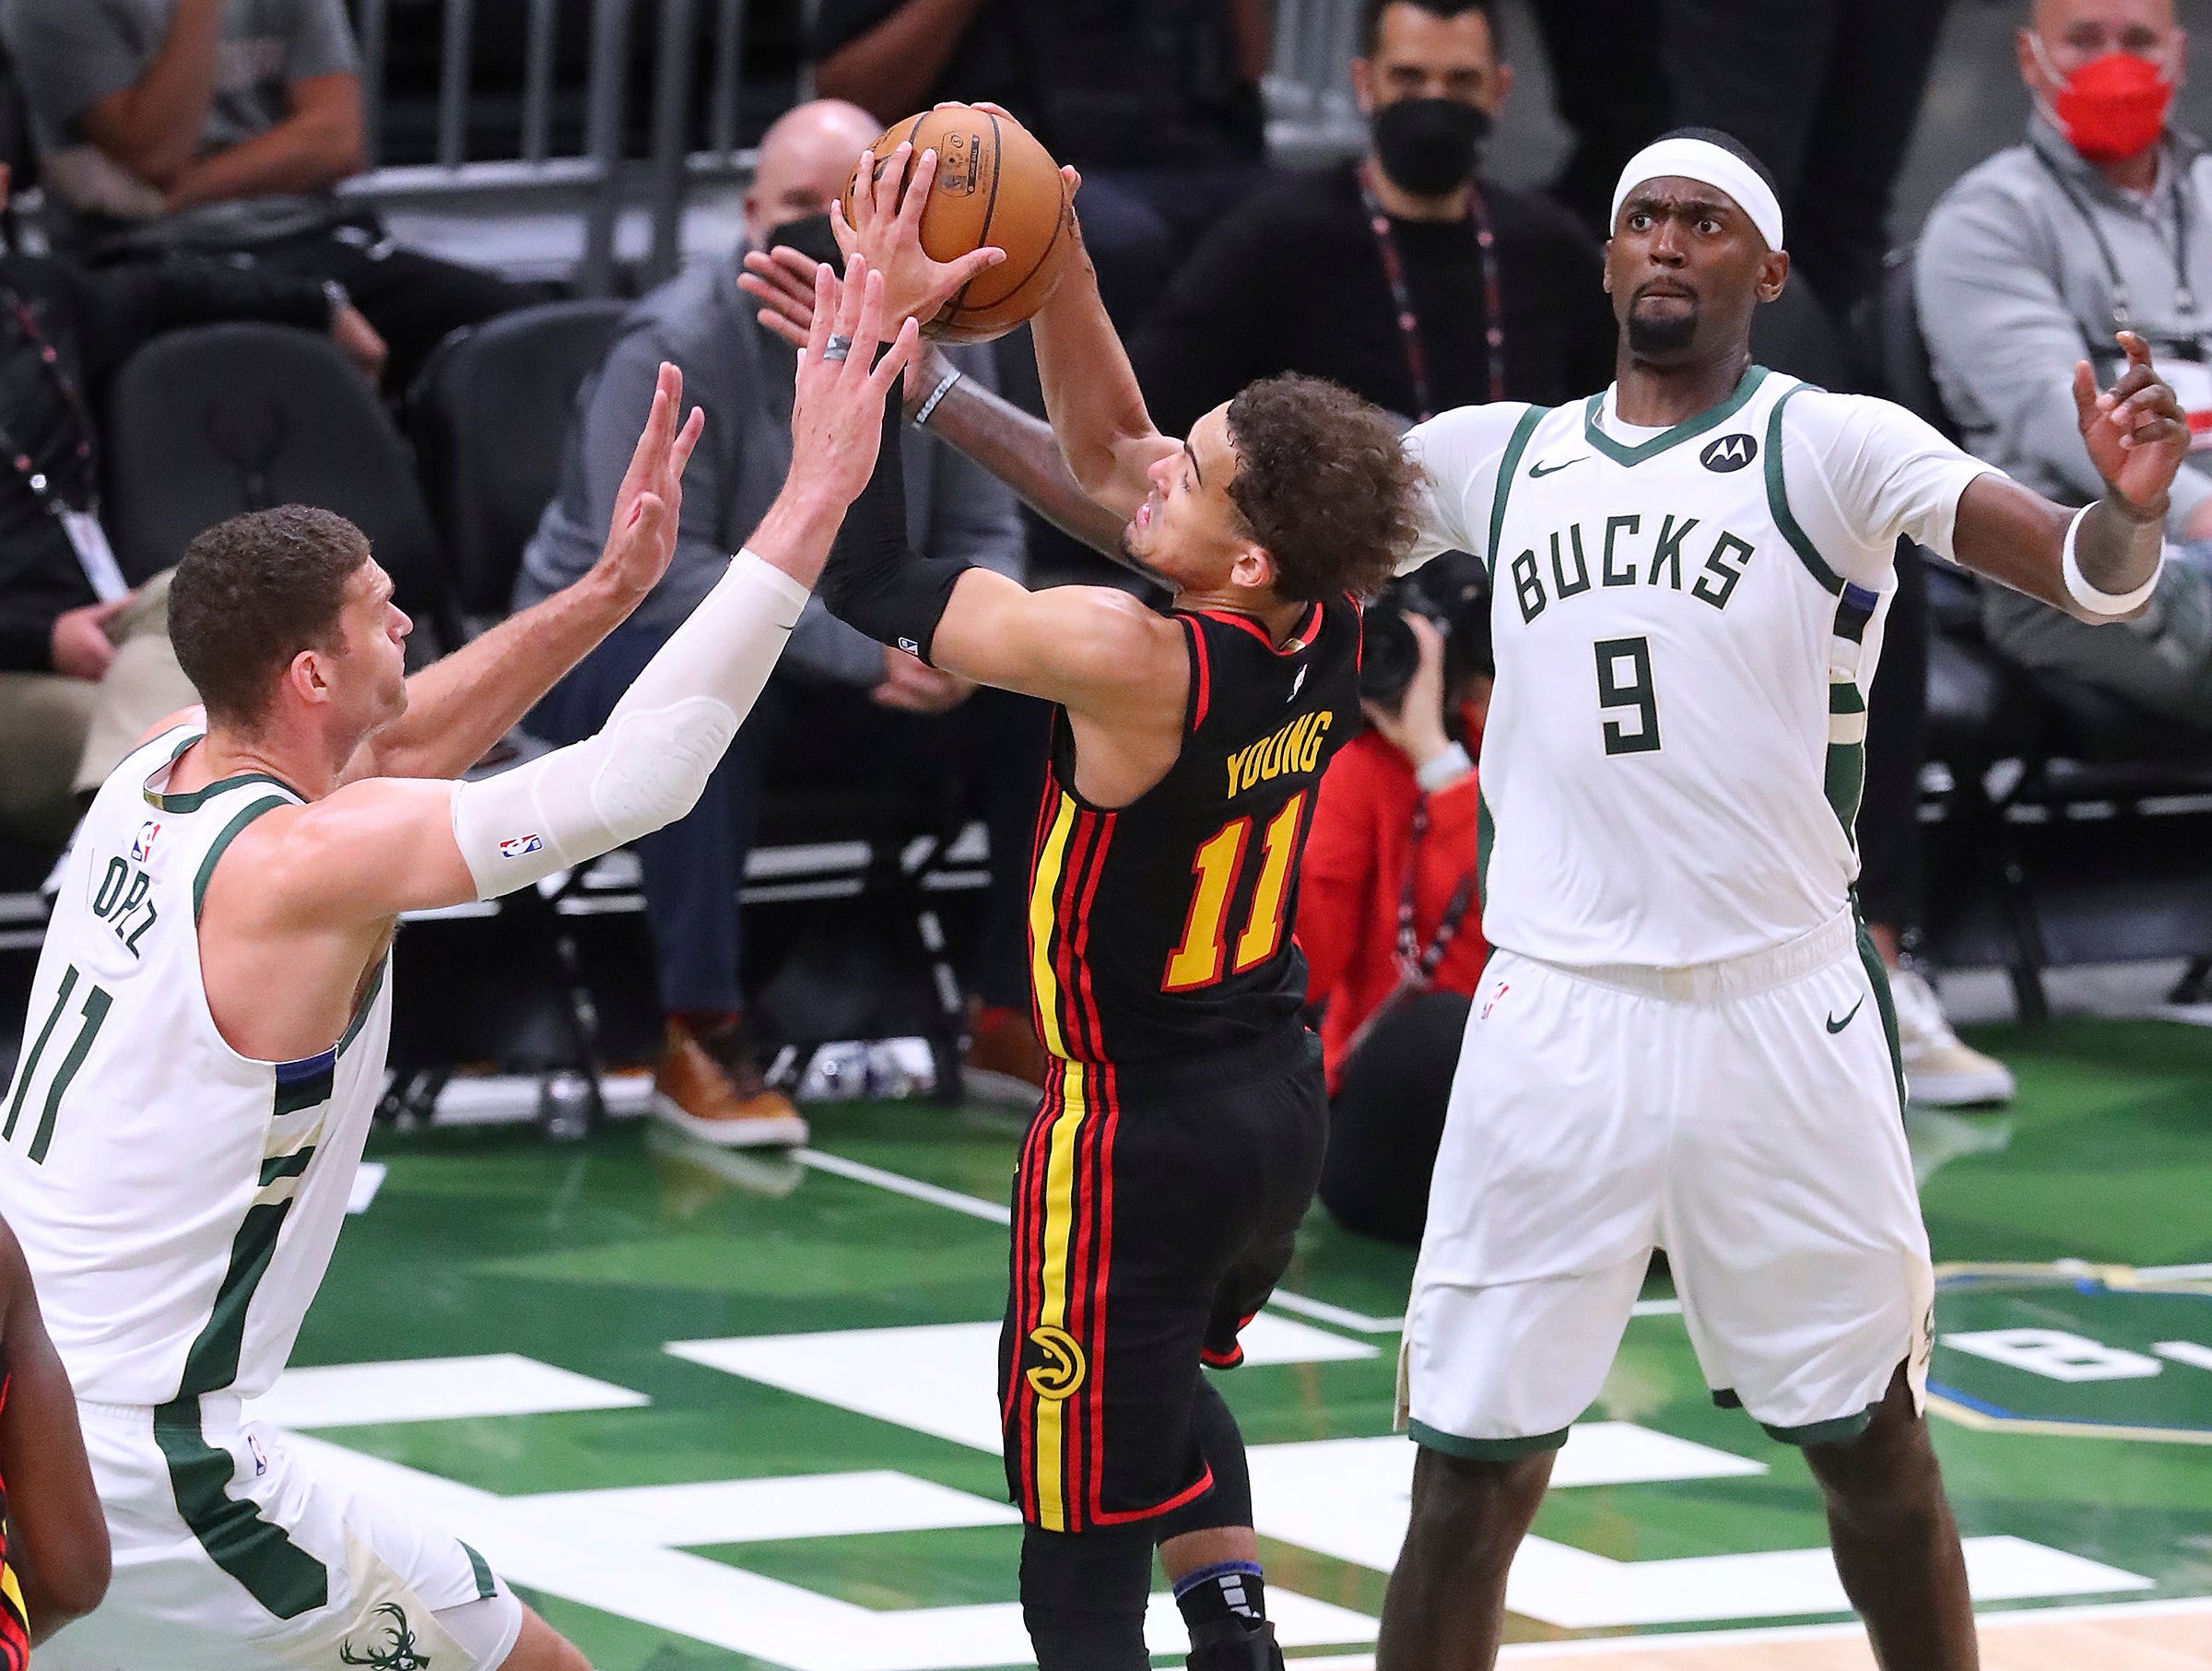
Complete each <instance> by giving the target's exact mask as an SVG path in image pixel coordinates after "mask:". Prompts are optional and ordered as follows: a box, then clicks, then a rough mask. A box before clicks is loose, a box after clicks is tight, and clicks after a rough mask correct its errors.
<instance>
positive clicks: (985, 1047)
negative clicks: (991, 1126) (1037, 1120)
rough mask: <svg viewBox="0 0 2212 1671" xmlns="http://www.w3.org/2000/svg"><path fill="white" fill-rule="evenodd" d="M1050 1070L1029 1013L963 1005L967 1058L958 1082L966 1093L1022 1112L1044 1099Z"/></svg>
mask: <svg viewBox="0 0 2212 1671" xmlns="http://www.w3.org/2000/svg"><path fill="white" fill-rule="evenodd" d="M1052 1067H1053V1058H1052V1057H1051V1056H1050V1055H1049V1054H1048V1053H1046V1051H1045V1048H1044V1046H1043V1045H1042V1044H1041V1043H1039V1042H1038V1041H1037V1029H1036V1026H1035V1024H1034V1023H1033V1022H1032V1021H1031V1020H1030V1012H1029V1011H1028V1010H1026V1009H995V1008H987V1007H985V1006H983V1005H982V1003H981V1002H979V1001H978V1000H976V999H974V998H971V999H969V1000H968V1056H967V1060H966V1062H965V1064H964V1065H963V1066H962V1069H961V1080H962V1083H963V1084H965V1085H966V1087H967V1088H968V1089H969V1090H970V1091H971V1092H972V1093H973V1094H974V1095H976V1096H978V1097H982V1098H984V1099H986V1100H990V1101H993V1102H1013V1103H1019V1104H1021V1105H1023V1106H1024V1107H1027V1106H1029V1105H1030V1104H1032V1103H1034V1102H1035V1101H1036V1100H1037V1099H1038V1098H1039V1097H1041V1096H1042V1095H1043V1094H1044V1080H1045V1076H1046V1075H1047V1074H1048V1073H1050V1072H1051V1071H1052Z"/></svg>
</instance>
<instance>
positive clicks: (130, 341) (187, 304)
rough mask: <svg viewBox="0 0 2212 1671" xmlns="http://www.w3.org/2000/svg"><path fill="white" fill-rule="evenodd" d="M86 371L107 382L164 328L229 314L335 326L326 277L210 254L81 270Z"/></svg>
mask: <svg viewBox="0 0 2212 1671" xmlns="http://www.w3.org/2000/svg"><path fill="white" fill-rule="evenodd" d="M76 279H77V295H76V300H77V303H78V306H79V307H80V309H81V310H82V317H83V319H84V320H85V330H84V335H83V341H84V345H85V350H84V351H85V359H86V367H85V371H86V375H87V377H88V381H90V382H93V383H96V384H97V383H100V382H105V381H106V380H107V377H108V375H109V374H110V373H112V371H114V370H115V368H116V367H118V366H120V365H122V363H123V362H124V360H126V359H129V358H130V357H131V355H132V354H134V353H135V352H136V351H137V350H138V349H139V348H140V347H144V346H145V345H146V344H147V342H148V341H150V340H151V339H152V338H154V337H156V336H159V335H160V334H161V333H162V332H164V331H175V330H181V329H182V328H183V327H184V326H186V325H201V324H220V323H222V322H224V321H228V320H257V321H260V322H262V323H265V324H280V325H299V326H301V327H303V328H304V329H307V330H310V331H326V330H328V329H329V328H330V323H331V320H330V299H329V297H328V296H327V295H325V294H324V289H323V285H322V281H321V280H320V279H314V278H294V277H288V276H287V275H284V274H280V273H267V272H263V271H260V270H259V269H256V268H251V267H233V266H226V265H218V264H217V263H215V262H211V261H164V262H159V263H128V264H125V265H121V266H114V267H103V268H101V269H100V270H99V271H97V272H90V273H79V274H77V275H76Z"/></svg>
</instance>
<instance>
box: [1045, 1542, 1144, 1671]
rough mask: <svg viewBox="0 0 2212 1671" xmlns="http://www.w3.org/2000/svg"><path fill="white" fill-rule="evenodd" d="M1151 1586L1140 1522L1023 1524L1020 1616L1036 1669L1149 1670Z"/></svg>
mask: <svg viewBox="0 0 2212 1671" xmlns="http://www.w3.org/2000/svg"><path fill="white" fill-rule="evenodd" d="M1151 1590H1152V1536H1151V1530H1150V1528H1149V1527H1147V1526H1146V1525H1144V1524H1141V1523H1140V1524H1135V1525H1132V1526H1113V1527H1109V1528H1106V1529H1103V1530H1100V1531H1092V1532H1079V1533H1067V1532H1047V1531H1044V1530H1043V1529H1042V1528H1041V1527H1038V1526H1033V1525H1032V1526H1025V1527H1023V1528H1022V1539H1021V1617H1022V1622H1023V1623H1024V1624H1026V1625H1027V1626H1028V1627H1029V1631H1030V1644H1031V1645H1032V1646H1033V1647H1034V1648H1035V1649H1036V1650H1037V1665H1038V1671H1150V1666H1151V1664H1152V1660H1151V1656H1150V1654H1149V1653H1147V1651H1146V1648H1145V1606H1146V1604H1147V1601H1148V1600H1149V1599H1150V1595H1151Z"/></svg>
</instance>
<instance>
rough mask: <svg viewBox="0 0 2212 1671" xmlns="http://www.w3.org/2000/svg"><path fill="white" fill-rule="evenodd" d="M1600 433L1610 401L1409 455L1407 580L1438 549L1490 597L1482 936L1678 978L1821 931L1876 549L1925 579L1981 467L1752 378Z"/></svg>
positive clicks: (1430, 440) (1843, 822)
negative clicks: (1923, 563)
mask: <svg viewBox="0 0 2212 1671" xmlns="http://www.w3.org/2000/svg"><path fill="white" fill-rule="evenodd" d="M1800 408H1804V409H1805V411H1804V415H1803V416H1804V420H1805V421H1803V422H1802V423H1801V421H1800ZM1907 426H1911V427H1909V428H1908V427H1907ZM1619 430H1620V426H1618V423H1617V422H1616V421H1614V420H1612V419H1611V417H1610V396H1609V395H1599V396H1593V397H1592V398H1591V399H1590V400H1589V401H1588V402H1587V403H1577V404H1575V405H1572V406H1561V407H1557V408H1552V409H1548V410H1547V409H1542V408H1513V407H1483V408H1469V409H1468V410H1466V411H1465V412H1462V413H1450V414H1446V415H1445V416H1444V417H1442V418H1438V419H1436V420H1435V421H1434V422H1433V423H1431V424H1429V425H1425V426H1423V427H1422V429H1420V430H1416V431H1415V432H1414V445H1415V447H1416V449H1417V451H1418V453H1420V455H1421V457H1422V460H1423V463H1424V465H1425V466H1426V467H1427V468H1428V470H1429V472H1430V482H1431V495H1432V497H1431V503H1430V514H1429V517H1428V527H1427V529H1426V530H1425V534H1424V539H1423V554H1426V553H1428V552H1431V551H1433V550H1434V549H1436V548H1439V547H1446V546H1453V545H1457V546H1461V547H1464V548H1465V549H1467V550H1471V551H1475V552H1477V553H1478V554H1480V555H1481V556H1482V557H1483V559H1484V560H1485V564H1486V566H1487V567H1488V569H1489V571H1490V573H1491V578H1492V594H1493V596H1492V606H1491V622H1492V628H1493V637H1494V641H1495V650H1496V656H1497V669H1498V682H1497V689H1496V691H1495V693H1494V695H1493V697H1492V700H1491V706H1490V711H1489V718H1488V722H1487V724H1486V725H1485V727H1484V731H1483V743H1482V762H1481V789H1482V796H1483V800H1484V803H1485V807H1486V810H1487V812H1488V818H1489V834H1490V842H1489V846H1488V853H1489V859H1488V868H1487V871H1486V873H1485V877H1484V885H1483V890H1482V898H1483V928H1484V932H1485V933H1486V934H1487V935H1488V937H1489V938H1490V940H1491V941H1492V942H1493V943H1494V944H1497V945H1500V946H1503V947H1508V948H1510V949H1512V950H1515V951H1520V952H1524V953H1526V954H1528V955H1530V956H1533V957H1538V958H1543V959H1548V960H1551V961H1554V962H1560V963H1568V964H1576V965H1590V964H1603V963H1630V964H1640V965H1646V966H1678V965H1683V964H1689V963H1699V962H1705V961H1709V960H1711V959H1720V958H1728V957H1734V956H1736V955H1739V954H1741V953H1745V952H1749V951H1756V950H1759V949H1761V948H1763V947H1769V946H1773V945H1776V944H1779V943H1781V942H1783V941H1784V940H1788V939H1791V938H1794V936H1798V935H1801V934H1805V933H1807V932H1809V931H1811V930H1812V929H1815V928H1817V927H1818V926H1820V925H1821V924H1823V923H1826V922H1828V921H1829V920H1830V919H1831V918H1833V917H1834V916H1835V915H1836V914H1837V913H1838V912H1841V911H1842V910H1843V909H1844V908H1845V906H1846V904H1847V903H1848V901H1849V898H1850V889H1851V885H1852V882H1853V878H1854V877H1856V875H1857V869H1858V861H1857V853H1856V850H1855V846H1854V842H1853V818H1854V817H1855V815H1856V812H1857V808H1858V801H1859V791H1860V784H1861V781H1862V777H1863V759H1864V753H1865V735H1866V691H1867V687H1868V685H1869V683H1870V682H1871V680H1872V678H1873V677H1874V669H1875V661H1876V657H1877V653H1878V650H1879V645H1880V639H1881V625H1882V620H1883V617H1884V614H1885V612H1886V608H1887V604H1888V596H1889V594H1890V593H1891V591H1892V590H1893V589H1894V585H1895V576H1894V569H1893V567H1892V557H1891V548H1892V547H1893V545H1894V542H1895V540H1896V537H1897V535H1898V534H1899V533H1900V531H1902V532H1909V533H1912V535H1914V537H1917V538H1921V539H1923V540H1924V542H1925V543H1928V544H1931V545H1933V546H1935V547H1937V548H1938V549H1939V550H1941V551H1943V552H1944V553H1945V554H1947V553H1948V549H1949V541H1950V524H1951V514H1952V512H1953V510H1954V509H1955V507H1956V505H1957V502H1958V499H1959V493H1960V492H1961V491H1962V490H1963V488H1964V486H1965V484H1966V483H1967V482H1969V481H1971V479H1972V477H1974V476H1975V475H1977V474H1979V473H1980V471H1981V469H1982V468H1983V466H1980V465H1976V464H1975V463H1973V461H1971V460H1969V459H1967V458H1966V457H1965V455H1964V454H1962V453H1959V452H1958V451H1957V449H1955V448H1953V447H1951V446H1950V445H1949V443H1947V442H1946V441H1943V440H1942V439H1941V438H1940V437H1938V436H1936V435H1935V432H1934V431H1933V430H1929V429H1927V428H1926V426H1925V425H1921V424H1919V423H1918V420H1916V419H1911V418H1909V417H1908V416H1907V415H1906V414H1904V413H1902V412H1901V411H1900V410H1899V409H1898V408H1896V407H1893V406H1888V405H1887V404H1886V403H1882V402H1877V401H1865V400H1861V399H1859V398H1858V397H1853V396H1839V395H1831V394H1825V393H1824V392H1821V391H1818V390H1814V389H1810V388H1807V387H1806V385H1804V384H1801V383H1798V382H1795V381H1794V380H1793V379H1790V378H1787V377H1782V376H1778V375H1774V374H1771V373H1769V372H1767V371H1764V370H1763V369H1761V368H1758V367H1754V368H1752V369H1751V371H1748V372H1747V374H1746V376H1745V378H1744V380H1743V382H1741V383H1740V384H1739V385H1738V387H1737V389H1736V391H1735V394H1734V395H1733V396H1732V397H1731V398H1729V399H1728V400H1726V401H1724V402H1723V403H1722V404H1721V405H1719V406H1715V407H1713V408H1712V409H1711V410H1709V411H1707V412H1705V413H1702V414H1700V416H1698V417H1696V418H1691V419H1689V420H1688V421H1687V422H1684V423H1682V424H1679V425H1677V426H1676V427H1674V428H1673V429H1670V430H1658V431H1649V430H1647V431H1643V432H1642V434H1641V438H1640V439H1639V438H1635V437H1634V436H1633V432H1631V435H1630V437H1629V438H1624V437H1623V436H1622V434H1621V433H1620V432H1619ZM1785 455H1787V456H1786V467H1785ZM1801 498H1803V499H1804V500H1806V501H1807V502H1805V503H1800V502H1799V500H1800V499H1801ZM1814 501H1817V502H1814ZM1813 530H1818V532H1815V531H1813Z"/></svg>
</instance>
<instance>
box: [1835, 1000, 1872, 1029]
mask: <svg viewBox="0 0 2212 1671" xmlns="http://www.w3.org/2000/svg"><path fill="white" fill-rule="evenodd" d="M1865 1002H1866V1000H1865V998H1864V997H1862V998H1861V999H1860V1000H1859V1002H1858V1003H1857V1004H1853V1006H1851V1014H1850V1015H1847V1016H1845V1017H1844V1018H1842V1019H1841V1021H1839V1020H1837V1019H1836V1018H1835V1017H1833V1016H1830V1017H1829V1018H1828V1030H1829V1031H1830V1032H1831V1033H1840V1032H1841V1031H1842V1030H1844V1029H1845V1028H1847V1027H1849V1026H1850V1025H1851V1020H1852V1016H1855V1015H1857V1014H1858V1013H1859V1009H1860V1006H1862V1005H1864V1004H1865Z"/></svg>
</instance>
